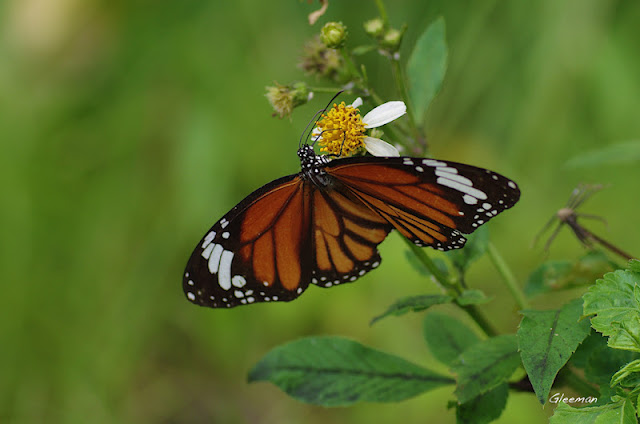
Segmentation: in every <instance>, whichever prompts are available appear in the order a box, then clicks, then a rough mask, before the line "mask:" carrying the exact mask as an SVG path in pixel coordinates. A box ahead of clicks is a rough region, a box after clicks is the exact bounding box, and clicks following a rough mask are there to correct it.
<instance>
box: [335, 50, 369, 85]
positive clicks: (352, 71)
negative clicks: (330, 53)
mask: <svg viewBox="0 0 640 424" xmlns="http://www.w3.org/2000/svg"><path fill="white" fill-rule="evenodd" d="M339 51H340V54H342V59H344V63H345V65H346V66H347V69H349V73H350V74H351V75H352V78H351V80H360V81H362V80H363V77H362V75H361V74H360V71H359V70H358V68H357V67H356V65H355V63H353V59H352V58H351V55H350V54H349V53H348V52H347V49H345V48H344V47H343V48H341V49H340V50H339Z"/></svg>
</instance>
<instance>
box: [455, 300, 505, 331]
mask: <svg viewBox="0 0 640 424" xmlns="http://www.w3.org/2000/svg"><path fill="white" fill-rule="evenodd" d="M456 305H458V304H457V303H456ZM458 306H459V307H460V308H462V309H463V310H464V311H465V312H466V313H467V314H469V316H470V317H471V319H473V320H474V321H475V322H476V324H478V327H480V328H481V329H482V331H484V334H486V335H487V336H488V337H494V336H497V335H498V331H497V330H496V329H495V328H493V326H492V325H491V323H489V321H487V319H486V318H485V317H484V315H483V314H482V312H480V310H479V309H478V307H477V306H476V305H464V306H463V305H458Z"/></svg>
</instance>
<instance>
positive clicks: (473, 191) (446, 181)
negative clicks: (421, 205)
mask: <svg viewBox="0 0 640 424" xmlns="http://www.w3.org/2000/svg"><path fill="white" fill-rule="evenodd" d="M436 182H437V183H438V184H441V185H444V186H447V187H451V188H452V189H454V190H458V191H459V192H461V193H465V194H468V195H470V196H473V197H475V198H477V199H482V200H484V199H486V198H487V195H486V194H485V192H484V191H480V190H478V189H477V188H473V187H470V186H468V185H465V184H462V183H460V182H458V181H454V180H453V179H452V178H449V177H447V178H442V177H439V178H438V179H437V180H436ZM467 203H468V202H467Z"/></svg>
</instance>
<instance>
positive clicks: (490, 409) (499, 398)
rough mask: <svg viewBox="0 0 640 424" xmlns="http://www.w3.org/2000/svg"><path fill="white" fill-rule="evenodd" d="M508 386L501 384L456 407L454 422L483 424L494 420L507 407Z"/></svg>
mask: <svg viewBox="0 0 640 424" xmlns="http://www.w3.org/2000/svg"><path fill="white" fill-rule="evenodd" d="M508 395H509V386H508V385H507V384H506V383H502V384H500V385H499V386H497V387H496V388H494V389H491V390H489V391H488V392H486V393H484V394H482V395H480V396H478V397H476V398H474V399H472V400H470V401H469V402H466V403H463V404H462V405H458V406H457V408H456V420H457V422H458V423H473V424H485V423H490V422H492V421H494V420H496V419H497V418H498V417H500V415H502V411H503V410H504V407H505V406H506V405H507V397H508Z"/></svg>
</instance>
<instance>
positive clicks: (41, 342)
mask: <svg viewBox="0 0 640 424" xmlns="http://www.w3.org/2000/svg"><path fill="white" fill-rule="evenodd" d="M387 7H388V12H389V15H390V20H391V23H392V24H393V25H394V26H396V27H399V26H400V25H401V24H403V23H405V22H406V23H407V24H408V25H409V30H408V32H407V34H406V38H405V45H404V47H405V49H404V50H403V53H404V54H405V57H406V54H408V52H409V51H410V47H411V46H412V44H413V42H414V41H415V39H416V38H417V37H418V35H419V34H420V33H421V32H422V31H423V30H424V29H425V28H426V26H427V25H428V24H429V23H430V22H431V21H432V20H434V19H435V18H436V17H437V16H439V15H442V16H444V17H445V20H446V24H447V37H448V42H449V48H450V56H449V58H450V64H449V70H448V74H447V77H446V80H445V85H444V87H443V90H442V92H441V93H440V95H439V96H438V98H437V99H436V102H435V103H434V104H433V105H432V107H431V109H430V111H429V120H428V122H429V124H428V128H427V133H428V134H429V137H430V139H429V141H430V143H431V149H432V153H433V155H434V156H436V157H441V158H444V159H452V160H456V161H461V162H467V163H471V164H475V165H478V166H484V167H488V168H492V169H494V170H496V171H498V172H501V173H504V174H505V175H508V176H509V177H511V178H513V179H514V180H516V181H517V182H518V183H519V184H520V187H521V189H522V193H523V194H522V200H521V201H520V203H519V204H518V205H517V206H516V207H515V208H514V209H513V210H511V211H508V212H506V213H505V214H504V215H503V216H501V217H500V219H497V220H495V221H494V222H492V224H491V229H492V237H493V240H494V242H495V244H496V246H497V247H498V249H500V250H501V251H502V252H503V254H504V256H505V258H506V260H507V261H508V262H509V263H510V265H511V266H512V267H513V269H514V271H515V273H516V275H517V277H518V278H519V279H520V280H521V281H524V280H525V279H526V277H527V275H528V274H529V273H530V272H531V270H532V269H533V268H534V267H535V266H536V265H537V264H539V263H540V262H541V261H542V260H544V259H545V258H569V259H573V258H577V257H578V256H580V255H581V254H582V253H583V249H582V248H581V247H580V246H579V245H578V243H577V242H576V240H575V239H573V238H572V237H571V235H570V234H569V232H567V231H565V232H563V234H562V235H561V236H560V237H559V238H558V240H557V241H556V243H555V244H554V245H553V247H552V249H551V253H550V254H549V255H548V256H545V254H544V253H543V252H542V250H541V248H540V247H538V248H535V249H531V248H530V244H531V241H532V239H533V237H534V235H535V234H536V233H537V232H538V231H539V230H540V228H541V227H542V225H543V224H544V223H545V222H546V220H547V219H548V218H549V217H550V215H551V214H552V213H553V212H554V211H555V210H557V209H558V208H560V207H561V206H562V205H564V203H565V202H566V199H567V198H568V195H569V193H570V192H571V190H572V189H573V188H574V187H575V185H576V184H577V183H579V182H596V183H605V184H610V187H609V188H607V189H606V190H604V191H602V192H601V193H599V194H598V195H597V196H596V197H594V198H593V199H592V200H590V201H589V203H588V204H587V206H586V207H585V208H584V211H586V212H590V213H594V214H600V215H602V216H604V217H605V218H607V220H608V223H609V224H608V227H606V228H605V227H604V226H602V225H601V224H599V223H595V224H591V225H592V228H593V230H594V231H595V232H596V233H598V234H600V235H602V236H603V237H605V238H607V239H608V240H610V241H612V242H614V243H615V244H617V245H619V246H620V247H621V248H623V249H626V250H628V251H630V252H631V253H632V254H637V252H638V251H640V246H639V245H638V239H639V236H640V231H639V229H638V225H637V217H638V200H639V196H638V194H637V191H638V190H637V182H638V175H639V173H638V168H637V165H636V166H633V165H628V166H619V167H615V166H609V167H605V166H603V167H598V168H590V169H577V170H576V169H568V168H566V167H563V164H564V163H565V162H566V161H567V160H568V159H570V158H572V157H574V156H575V155H578V154H580V153H583V152H585V151H589V150H592V149H597V148H601V147H604V146H607V145H610V144H613V143H616V142H620V141H626V140H630V139H634V138H635V139H637V138H638V137H639V134H640V119H639V115H638V113H639V109H638V104H639V103H638V99H640V77H639V75H640V26H638V22H640V3H638V2H637V1H635V0H629V1H604V0H603V1H598V0H566V1H565V0H561V1H558V0H541V1H537V2H527V3H523V2H498V1H489V2H466V1H445V0H433V1H429V2H422V1H417V0H416V1H411V0H398V1H394V2H388V4H387ZM317 8H318V5H317V4H313V5H309V4H308V3H307V2H301V1H287V2H285V1H282V2H255V1H249V0H240V1H236V2H214V1H205V0H180V1H178V0H175V1H171V0H163V1H159V0H155V1H151V0H146V1H145V0H133V1H123V0H121V1H101V0H5V1H4V2H1V3H0V34H1V36H0V143H1V144H0V145H1V146H2V150H1V151H0V184H1V187H2V190H1V193H2V194H1V196H2V197H1V198H2V207H1V208H0V226H1V227H0V230H1V235H2V242H1V243H0V246H1V247H0V249H1V253H0V276H1V280H2V292H1V295H0V314H1V315H0V316H1V319H0V422H2V423H41V422H47V423H75V422H83V423H85V422H90V423H311V424H314V423H325V422H335V423H361V422H362V423H364V422H426V421H430V420H433V421H435V422H444V423H446V422H454V416H453V413H452V412H451V411H447V408H446V402H447V400H449V399H451V398H452V391H453V387H449V388H446V389H441V390H437V391H435V392H431V393H428V394H426V395H422V396H419V397H417V398H414V399H411V400H409V401H405V402H402V403H399V404H363V405H358V406H355V407H351V408H346V409H324V408H319V407H314V406H309V405H304V404H300V403H297V402H296V401H294V400H292V399H290V398H289V397H287V396H286V395H285V394H283V393H282V392H280V391H279V389H277V388H276V387H274V386H272V385H270V384H265V383H260V384H252V385H248V384H247V383H246V373H247V371H248V370H249V369H250V368H251V366H252V365H253V364H254V363H255V362H256V361H257V360H258V359H259V358H260V357H261V356H262V355H264V354H265V353H266V352H267V351H268V350H270V349H271V348H272V347H274V346H276V345H279V344H281V343H284V342H286V341H289V340H292V339H295V338H298V337H301V336H305V335H319V334H333V335H343V336H347V337H352V338H355V339H357V340H359V341H361V342H363V343H366V344H369V345H371V346H374V347H376V348H378V349H381V350H384V351H387V352H391V353H395V354H398V355H401V356H404V357H406V358H408V359H410V360H412V361H415V362H417V363H419V364H422V365H425V366H428V367H431V368H433V369H436V370H441V371H443V372H444V371H446V370H444V369H442V366H440V365H438V364H437V363H436V362H435V361H434V360H433V359H432V357H431V356H430V355H429V353H428V352H427V350H426V348H425V346H424V343H423V341H422V336H421V318H420V315H419V314H412V315H408V316H405V317H402V318H389V319H386V320H383V321H382V322H380V323H378V324H376V325H375V326H374V327H369V326H368V322H369V320H370V319H371V318H372V317H373V316H375V315H377V314H379V313H380V312H382V311H383V310H384V309H385V308H386V306H387V305H388V304H389V303H390V302H391V301H392V300H394V299H396V298H398V297H401V296H406V295H411V294H418V293H422V292H425V291H431V292H433V291H436V289H435V288H434V287H433V285H432V284H431V283H430V282H428V281H426V282H425V281H424V280H423V279H421V278H420V276H419V275H417V274H416V273H415V272H414V271H413V269H412V268H411V266H410V265H409V264H408V263H407V261H406V260H405V256H404V244H403V243H402V241H401V240H400V239H399V237H398V236H397V235H392V236H390V237H389V240H387V241H386V242H385V243H383V244H382V246H381V251H382V256H383V258H384V262H383V265H382V266H381V268H380V269H379V270H376V271H375V272H372V273H371V274H369V275H367V276H366V277H364V278H362V279H361V280H360V281H359V282H358V283H356V284H353V285H349V286H345V287H341V288H336V289H332V290H320V289H316V288H315V287H314V288H311V289H309V290H308V292H307V293H305V295H304V296H302V297H301V298H300V299H298V300H296V301H295V302H292V303H286V304H278V305H275V304H263V305H255V306H252V307H247V308H237V309H234V310H228V311H216V310H211V309H205V308H198V307H196V306H194V305H192V304H190V303H189V302H187V301H186V299H185V298H184V295H183V293H182V288H181V276H182V271H183V267H184V265H185V263H186V260H187V258H188V257H189V255H190V254H191V251H192V249H193V248H194V246H195V243H196V242H197V241H198V240H199V239H200V237H201V236H202V235H203V234H204V231H206V230H207V229H208V228H209V226H210V225H212V224H213V223H214V222H215V221H216V220H218V219H219V218H220V217H221V216H222V215H223V214H224V213H226V212H227V211H228V210H229V209H230V208H231V207H232V206H233V205H235V204H236V202H238V201H239V200H241V199H242V198H243V197H244V196H246V195H247V194H248V193H250V192H251V191H252V190H254V189H255V188H257V187H259V186H261V185H262V184H264V183H266V182H268V181H270V180H271V179H274V178H276V177H279V176H282V175H285V174H289V173H293V172H296V171H297V169H298V160H297V157H296V155H295V150H296V147H297V142H298V137H299V135H300V133H301V131H302V130H303V128H304V127H305V125H306V124H307V122H308V121H309V119H310V118H311V116H312V115H313V113H314V112H315V111H316V110H317V109H318V108H320V107H321V106H322V105H324V103H325V102H326V101H327V100H328V96H321V95H319V96H317V100H316V101H315V102H312V104H310V105H307V106H305V107H302V108H300V109H297V110H296V111H295V112H294V115H293V118H292V119H291V120H287V119H285V120H278V119H274V118H272V117H271V112H272V111H271V110H270V108H269V105H268V103H267V101H266V100H265V98H264V96H263V93H264V87H265V86H266V85H269V84H272V83H273V81H274V80H277V81H278V82H281V83H286V82H289V81H292V80H296V79H298V80H299V79H303V75H302V73H301V71H300V70H299V69H297V67H296V64H297V61H298V56H299V52H300V51H301V47H302V44H303V43H304V41H305V40H306V39H308V38H309V37H311V36H312V35H313V34H315V33H317V32H318V31H319V28H320V26H321V24H322V23H324V22H326V21H328V20H341V21H343V22H344V23H345V24H346V25H347V26H348V27H349V29H350V37H351V38H350V42H351V43H352V45H357V44H358V43H361V42H365V41H366V40H365V38H364V35H363V31H362V30H361V24H362V22H363V21H364V20H366V19H371V18H373V17H375V16H376V14H377V11H376V9H375V6H374V3H373V2H338V1H335V0H333V1H332V2H331V3H330V7H329V10H328V12H327V14H326V15H325V16H324V17H323V18H322V19H321V20H320V23H319V24H316V25H315V26H313V27H312V26H309V24H308V23H307V18H306V16H307V14H308V13H310V12H312V11H313V10H315V9H317ZM365 62H366V64H367V65H368V70H369V74H370V77H371V79H372V81H373V85H374V86H376V87H379V90H380V92H381V93H383V94H384V95H385V97H388V98H389V99H392V98H396V96H395V94H394V92H393V86H392V79H391V74H390V70H389V68H388V66H387V64H386V62H385V60H384V59H382V58H381V57H379V56H377V54H375V53H371V54H370V55H369V56H367V57H366V58H365ZM318 85H320V83H318ZM345 100H346V101H348V102H349V101H351V100H352V99H350V98H345ZM496 279H497V274H496V272H495V271H494V269H493V268H492V267H491V265H490V263H489V261H488V260H487V259H486V258H485V259H482V260H481V261H479V262H478V264H477V265H475V266H474V268H473V269H472V273H471V275H470V277H469V283H470V284H471V285H472V286H474V287H480V288H482V289H483V290H485V291H486V292H487V293H488V294H489V295H491V296H493V297H494V300H493V302H492V303H489V304H488V305H485V307H484V308H483V309H484V310H485V311H486V312H487V315H488V316H489V319H490V320H491V321H492V322H493V323H494V324H495V325H496V326H497V327H498V328H500V330H501V331H504V332H513V331H514V330H515V328H516V326H517V323H518V321H519V315H518V314H517V311H516V306H515V304H514V302H513V300H512V299H511V298H510V297H509V295H508V294H506V293H505V292H504V289H503V288H502V287H503V286H502V285H501V284H500V283H499V281H497V280H496ZM554 302H557V300H556V299H554V298H553V297H548V298H545V299H538V300H536V301H534V306H536V307H548V308H551V307H553V306H556V303H554ZM442 310H443V311H447V312H451V313H453V314H455V313H456V311H454V310H450V309H447V308H442ZM465 318H466V317H461V319H465ZM551 413H552V408H551V407H549V406H547V407H546V408H545V409H544V410H543V409H542V408H541V407H540V405H539V404H538V403H537V401H536V400H535V398H534V397H533V396H532V395H529V394H515V395H513V396H511V397H510V400H509V403H508V405H507V408H506V412H505V414H504V415H503V417H502V418H501V420H500V422H503V423H508V422H513V421H514V420H516V419H517V420H518V422H522V423H541V422H546V417H547V416H548V415H549V414H551Z"/></svg>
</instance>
